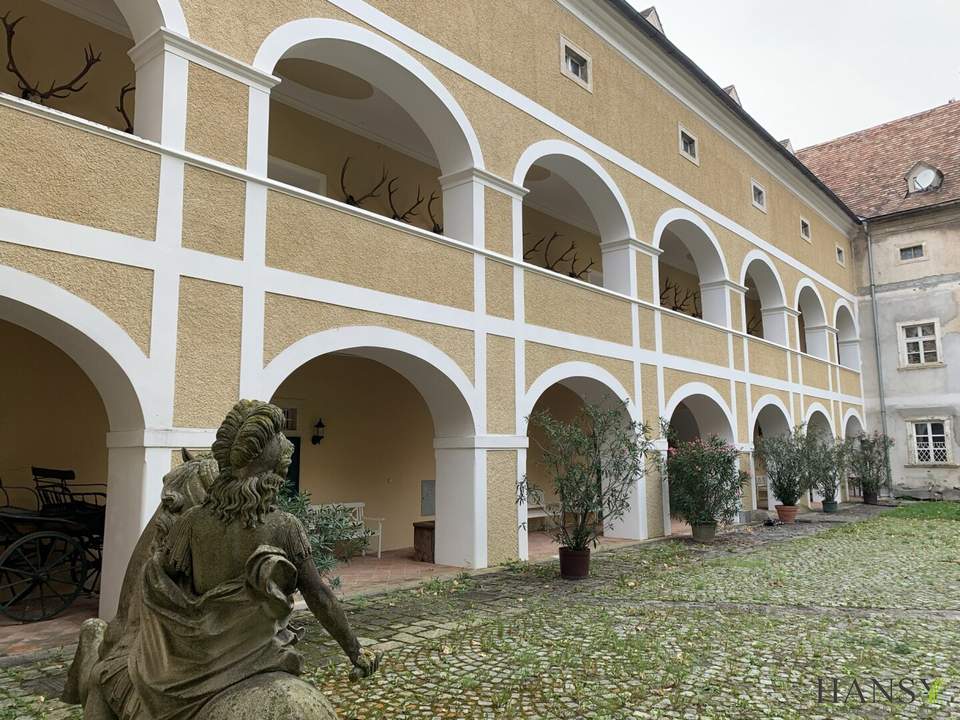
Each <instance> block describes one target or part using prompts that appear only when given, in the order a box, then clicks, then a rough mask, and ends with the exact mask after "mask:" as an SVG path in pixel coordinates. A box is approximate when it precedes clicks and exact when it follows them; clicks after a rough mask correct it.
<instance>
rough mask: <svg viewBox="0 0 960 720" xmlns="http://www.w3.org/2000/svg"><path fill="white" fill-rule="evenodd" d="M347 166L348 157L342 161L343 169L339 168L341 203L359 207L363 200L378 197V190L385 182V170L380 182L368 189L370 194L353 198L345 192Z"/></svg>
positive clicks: (386, 174)
mask: <svg viewBox="0 0 960 720" xmlns="http://www.w3.org/2000/svg"><path fill="white" fill-rule="evenodd" d="M349 164H350V156H349V155H347V159H346V160H344V161H343V167H342V168H340V190H341V191H342V192H343V201H344V202H345V203H346V204H347V205H353V206H354V207H360V206H361V204H362V203H363V201H364V200H369V199H370V198H372V197H380V188H382V187H383V184H384V183H385V182H386V181H387V176H388V173H387V168H386V167H384V168H383V173H382V174H381V176H380V181H379V182H378V183H377V184H376V185H374V186H373V187H372V188H371V189H370V192H368V193H366V194H364V195H361V196H360V197H354V196H353V194H352V193H350V192H349V191H348V190H347V165H349Z"/></svg>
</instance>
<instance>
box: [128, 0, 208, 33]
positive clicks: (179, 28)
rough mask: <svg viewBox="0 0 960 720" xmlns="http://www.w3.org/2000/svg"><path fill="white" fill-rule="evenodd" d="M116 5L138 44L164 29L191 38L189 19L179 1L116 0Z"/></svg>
mask: <svg viewBox="0 0 960 720" xmlns="http://www.w3.org/2000/svg"><path fill="white" fill-rule="evenodd" d="M114 3H115V4H116V6H117V9H118V10H119V11H120V14H121V15H123V19H124V20H126V21H127V26H128V27H129V28H130V33H131V34H132V35H133V40H134V42H136V43H139V42H141V41H143V40H145V39H147V38H148V37H150V36H151V35H152V34H153V33H154V32H156V31H157V30H158V29H159V28H162V27H165V28H167V29H168V30H173V31H174V32H175V33H177V34H179V35H183V36H184V37H190V33H189V31H188V30H187V18H186V16H185V15H184V14H183V8H182V7H181V6H180V2H179V0H114Z"/></svg>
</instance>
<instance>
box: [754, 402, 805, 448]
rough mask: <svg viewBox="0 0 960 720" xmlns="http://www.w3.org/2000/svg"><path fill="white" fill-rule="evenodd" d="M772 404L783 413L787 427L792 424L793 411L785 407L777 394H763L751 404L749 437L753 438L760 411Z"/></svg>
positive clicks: (790, 426)
mask: <svg viewBox="0 0 960 720" xmlns="http://www.w3.org/2000/svg"><path fill="white" fill-rule="evenodd" d="M771 405H772V406H774V407H776V408H778V409H779V410H780V412H782V413H783V417H784V418H785V419H786V421H787V428H792V427H793V425H794V422H793V413H792V412H790V410H788V409H787V406H786V405H785V404H784V402H783V400H781V399H780V397H779V396H777V395H764V396H763V397H761V398H760V399H759V400H757V402H756V403H755V404H754V406H753V412H751V413H750V438H753V433H754V432H755V431H756V429H757V420H758V419H759V418H760V412H761V411H762V410H763V409H764V408H765V407H769V406H771Z"/></svg>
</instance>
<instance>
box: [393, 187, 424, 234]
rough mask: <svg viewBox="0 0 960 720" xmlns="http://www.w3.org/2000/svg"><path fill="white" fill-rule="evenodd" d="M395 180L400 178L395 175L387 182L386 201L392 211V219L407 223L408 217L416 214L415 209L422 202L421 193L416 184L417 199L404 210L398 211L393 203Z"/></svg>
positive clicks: (395, 189)
mask: <svg viewBox="0 0 960 720" xmlns="http://www.w3.org/2000/svg"><path fill="white" fill-rule="evenodd" d="M395 182H400V178H398V177H395V178H393V179H391V180H390V182H388V183H387V202H389V203H390V209H391V210H392V211H393V219H394V220H399V221H400V222H405V223H409V222H410V218H411V217H413V216H414V215H416V214H417V213H416V209H417V208H418V207H420V204H421V203H423V195H422V194H420V186H419V185H417V199H416V201H415V202H414V203H413V205H411V206H410V207H408V208H407V209H406V210H404V211H403V212H400V211H399V210H397V207H396V206H395V205H394V204H393V195H394V193H396V192H397V188H395V187H394V186H393V184H394V183H395Z"/></svg>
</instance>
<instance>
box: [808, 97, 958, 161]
mask: <svg viewBox="0 0 960 720" xmlns="http://www.w3.org/2000/svg"><path fill="white" fill-rule="evenodd" d="M950 105H956V106H958V107H960V101H958V100H948V101H947V102H945V103H942V104H940V105H936V106H934V107H932V108H927V109H926V110H919V111H918V112H915V113H912V114H910V115H904V116H902V117H898V118H894V119H893V120H887V121H886V122H882V123H879V124H877V125H871V126H870V127H865V128H861V129H859V130H854V131H853V132H849V133H846V134H845V135H838V136H837V137H835V138H833V139H831V140H824V141H823V142H819V143H814V144H813V145H807V147H805V148H800V149H799V150H797V154H798V155H800V154H802V153H805V152H806V151H807V150H813V149H815V148H819V147H823V146H824V145H832V144H833V143H835V142H839V141H841V140H848V139H850V138H853V137H855V136H856V135H863V134H865V133H868V132H872V131H874V130H879V129H880V128H884V127H888V126H890V125H896V124H897V123H901V122H906V121H907V120H915V119H916V118H918V117H920V116H921V115H926V114H928V113H932V112H935V111H937V110H942V109H943V108H945V107H949V106H950Z"/></svg>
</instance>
